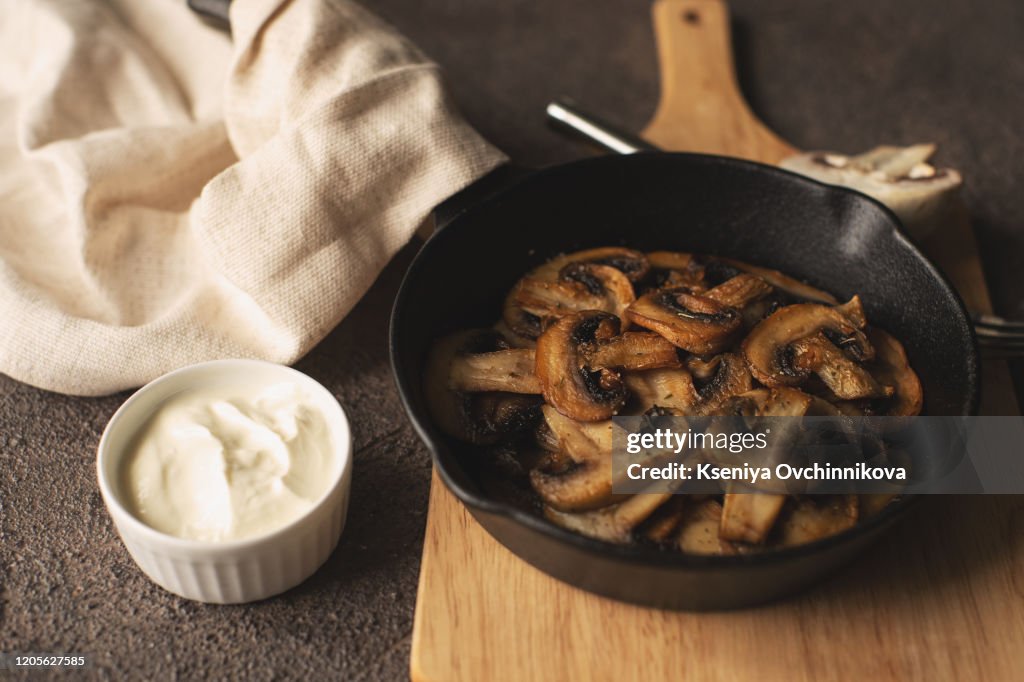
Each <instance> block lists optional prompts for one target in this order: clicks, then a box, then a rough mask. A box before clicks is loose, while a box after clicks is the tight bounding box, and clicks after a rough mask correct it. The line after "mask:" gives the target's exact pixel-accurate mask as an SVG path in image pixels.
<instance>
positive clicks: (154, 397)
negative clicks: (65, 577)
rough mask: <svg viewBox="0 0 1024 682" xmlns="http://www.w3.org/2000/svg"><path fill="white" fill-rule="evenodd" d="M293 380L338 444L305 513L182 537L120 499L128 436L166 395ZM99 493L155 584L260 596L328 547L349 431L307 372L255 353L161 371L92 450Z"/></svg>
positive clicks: (240, 597) (336, 522)
mask: <svg viewBox="0 0 1024 682" xmlns="http://www.w3.org/2000/svg"><path fill="white" fill-rule="evenodd" d="M264 379H265V380H266V382H267V383H268V384H269V383H275V382H281V381H291V382H294V383H297V384H299V385H301V386H302V387H303V388H305V389H306V390H308V392H309V395H310V396H312V397H313V400H315V401H316V404H317V406H318V407H319V408H320V410H321V411H322V413H323V414H324V416H325V418H326V420H327V423H328V425H329V427H330V429H331V431H332V435H333V438H334V442H335V443H336V444H337V461H336V468H335V471H334V472H333V473H332V476H333V478H332V481H331V485H330V487H329V488H328V490H327V492H326V493H325V494H324V495H323V497H321V499H320V500H319V501H318V502H317V503H316V504H315V505H314V506H313V508H312V509H310V510H309V512H307V513H306V514H305V515H304V516H302V517H300V518H299V519H296V520H295V521H293V522H292V523H289V524H288V525H286V526H284V527H282V528H279V529H278V530H275V531H273V532H271V533H268V534H266V535H261V536H258V537H254V538H249V539H246V540H236V541H230V542H200V541H196V540H186V539H182V538H178V537H174V536H171V535H167V534H166V533H162V532H160V531H157V530H154V529H153V528H151V527H149V526H147V525H146V524H144V523H143V522H142V521H140V520H139V519H137V518H136V517H135V516H134V515H133V514H132V513H131V512H130V511H129V508H128V506H127V505H126V504H125V503H124V500H125V499H126V495H125V493H124V491H123V490H122V481H121V476H120V474H121V471H122V468H121V462H122V461H123V458H124V456H125V454H126V453H127V452H128V449H129V446H130V445H131V443H132V439H133V438H134V437H135V436H136V434H137V433H138V430H139V428H140V427H142V426H143V425H144V424H145V423H146V421H147V420H148V419H149V417H150V416H152V414H153V413H154V411H155V410H156V409H157V408H158V407H159V406H160V405H161V404H162V403H163V402H164V401H166V400H167V399H168V398H170V397H171V396H173V395H174V394H176V393H179V392H181V391H183V390H186V389H189V388H198V387H202V386H209V385H213V384H218V383H232V382H233V381H242V382H244V383H245V384H247V385H248V384H251V383H252V382H253V381H257V382H259V381H261V380H264ZM96 466H97V474H98V476H99V484H100V492H101V493H102V494H103V501H104V502H105V503H106V505H107V510H108V511H109V512H110V516H111V517H112V518H113V520H114V525H115V526H116V527H117V532H118V533H119V534H120V535H121V539H122V540H123V541H124V544H125V547H127V548H128V552H129V553H130V554H131V555H132V558H133V559H135V562H136V563H137V564H138V565H139V568H141V569H142V571H143V572H144V573H145V574H146V575H147V576H149V577H150V578H151V579H152V580H153V581H154V582H155V583H156V584H158V585H160V586H161V587H163V588H165V589H167V590H169V591H171V592H173V593H175V594H178V595H181V596H182V597H185V598H187V599H195V600H197V601H203V602H213V603H217V604H234V603H240V602H250V601H256V600H258V599H265V598H266V597H270V596H273V595H275V594H279V593H281V592H284V591H285V590H287V589H289V588H291V587H294V586H296V585H298V584H299V583H301V582H302V581H303V580H305V579H306V578H308V577H309V576H310V575H312V574H313V572H314V571H316V569H317V568H319V567H320V566H321V565H322V564H323V563H324V562H325V561H326V560H327V557H328V556H330V554H331V552H332V551H334V548H335V546H336V545H337V544H338V538H339V537H340V536H341V530H342V528H343V527H344V525H345V515H346V512H347V510H348V497H349V488H350V486H351V481H352V435H351V431H350V430H349V425H348V419H347V418H346V417H345V412H344V411H343V410H342V409H341V405H339V404H338V401H337V400H335V399H334V396H332V395H331V393H330V392H329V391H328V390H327V389H326V388H324V387H323V386H321V385H320V384H319V383H317V382H316V381H314V380H313V379H311V378H309V377H308V376H306V375H305V374H303V373H301V372H298V371H296V370H294V369H291V368H289V367H285V366H284V365H275V364H272V363H269V362H261V361H258V360H215V361H213V362H204V363H200V364H197V365H190V366H188V367H184V368H182V369H179V370H176V371H174V372H171V373H169V374H165V375H164V376H162V377H160V378H159V379H156V380H154V381H152V382H151V383H149V384H146V385H145V386H143V387H142V388H141V389H139V390H138V391H137V392H136V393H135V394H134V395H132V396H131V397H130V398H129V399H128V400H127V401H125V403H124V404H123V405H122V406H121V407H120V408H119V409H118V410H117V412H115V413H114V416H113V417H111V419H110V423H109V424H107V428H106V430H104V432H103V437H102V438H101V439H100V445H99V452H98V454H97V461H96Z"/></svg>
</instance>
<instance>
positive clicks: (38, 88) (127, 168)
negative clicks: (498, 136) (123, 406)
mask: <svg viewBox="0 0 1024 682" xmlns="http://www.w3.org/2000/svg"><path fill="white" fill-rule="evenodd" d="M231 11H232V16H231V21H232V29H233V39H229V38H228V37H227V36H226V35H225V34H222V33H220V32H218V31H216V30H214V29H211V28H209V27H207V26H205V25H203V24H202V23H201V22H200V21H198V20H197V19H196V18H195V17H194V16H193V15H192V14H191V13H190V12H189V11H188V9H187V8H186V7H185V3H184V0H147V1H146V2H138V0H111V1H110V2H107V3H104V2H97V1H86V0H78V1H74V0H72V1H68V0H5V1H4V2H3V3H0V372H4V373H6V374H9V375H10V376H12V377H14V378H16V379H19V380H21V381H24V382H27V383H29V384H32V385H35V386H39V387H42V388H46V389H50V390H53V391H59V392H62V393H70V394H76V395H99V394H106V393H111V392H114V391H117V390H120V389H124V388H129V387H132V386H137V385H140V384H142V383H145V382H146V381H148V380H150V379H152V378H154V377H156V376H158V375H160V374H162V373H163V372H166V371H168V370H171V369H174V368H175V367H179V366H182V365H185V364H188V363H192V362H197V361H201V360H208V359H213V358H220V357H257V358H264V359H268V360H272V361H276V362H283V363H290V362H293V361H294V360H296V359H298V358H299V357H300V356H302V355H303V354H304V353H306V352H307V351H308V350H309V349H310V348H311V347H312V346H313V345H314V344H316V343H317V342H318V341H319V340H320V339H322V338H323V337H324V336H325V335H326V334H327V332H329V331H330V330H331V329H332V328H333V327H334V326H335V325H336V324H337V323H338V322H339V321H340V320H341V319H342V318H343V317H344V316H345V315H346V314H347V313H348V312H349V310H351V308H352V307H353V306H354V305H355V303H356V302H357V301H358V300H359V298H360V297H361V296H362V295H363V293H365V291H366V289H367V288H369V286H370V285H371V284H372V282H373V280H374V279H375V277H376V276H377V274H378V273H379V272H380V270H381V269H382V268H383V266H384V265H385V264H386V263H387V261H388V260H389V259H390V258H391V257H392V256H393V255H394V253H395V252H396V251H397V250H398V249H399V248H400V247H401V246H402V245H403V244H405V243H406V242H407V241H408V240H409V238H410V237H411V235H412V234H413V233H414V232H415V230H416V229H417V227H418V226H419V225H420V224H421V223H422V222H423V221H424V220H425V219H426V218H427V216H428V214H429V212H430V210H431V208H432V207H433V206H434V205H436V204H437V203H439V202H440V201H442V200H443V199H445V198H446V197H447V196H449V195H451V194H452V193H453V192H455V191H457V190H458V189H460V188H462V187H464V186H465V185H467V184H469V183H470V182H472V181H473V180H474V179H475V178H477V177H479V176H481V175H483V174H484V173H486V172H487V171H489V170H490V169H492V168H493V167H494V166H496V165H497V164H499V163H501V162H502V161H503V156H502V155H501V153H500V152H498V151H497V150H496V149H494V148H493V147H491V146H490V145H488V144H487V143H486V142H485V141H484V140H482V139H481V138H480V137H479V136H478V135H477V134H476V133H475V132H474V131H473V130H472V129H471V128H470V127H469V126H468V125H467V124H466V123H465V122H464V121H463V120H462V119H461V118H460V117H459V116H458V114H457V113H456V112H455V111H454V110H453V108H452V104H451V102H450V100H449V99H448V97H447V95H446V94H445V91H444V88H443V85H442V82H441V78H440V75H439V72H438V68H437V66H436V65H435V64H433V63H431V62H430V61H428V60H427V59H426V58H425V57H424V56H423V55H422V54H420V53H419V52H418V51H417V50H416V49H415V48H414V47H413V46H412V45H410V44H409V43H408V42H407V41H405V40H404V39H403V38H402V37H401V36H399V35H398V34H397V33H396V32H395V31H394V30H393V29H391V28H389V27H388V26H386V25H385V24H383V23H382V22H381V21H379V20H378V19H376V18H375V17H373V16H372V15H371V14H369V13H368V12H366V11H365V10H363V9H362V8H360V7H359V6H357V5H355V4H353V3H351V2H347V1H345V0H291V1H289V0H245V2H235V3H233V6H232V10H231Z"/></svg>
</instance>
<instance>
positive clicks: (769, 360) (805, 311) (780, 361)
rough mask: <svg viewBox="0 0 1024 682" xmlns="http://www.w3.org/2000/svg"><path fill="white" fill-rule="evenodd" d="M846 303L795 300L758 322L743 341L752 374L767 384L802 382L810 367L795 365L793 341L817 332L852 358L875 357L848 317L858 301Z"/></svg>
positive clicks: (857, 306)
mask: <svg viewBox="0 0 1024 682" xmlns="http://www.w3.org/2000/svg"><path fill="white" fill-rule="evenodd" d="M855 299H856V297H855ZM847 306H848V307H849V309H843V308H838V307H833V306H826V305H820V304H817V303H798V304H795V305H791V306H786V307H785V308H781V309H779V310H777V311H775V312H774V313H772V314H771V315H770V316H769V317H767V318H766V319H765V320H763V321H762V322H760V323H759V324H758V325H757V326H756V327H754V328H753V329H752V330H751V332H750V334H748V335H747V338H746V339H744V341H743V345H742V349H743V355H744V357H745V358H746V360H747V364H748V365H749V366H750V371H751V373H752V374H753V375H754V378H755V379H757V380H758V381H760V382H761V383H762V384H764V385H765V386H769V387H777V386H796V385H798V384H800V383H802V382H803V381H804V380H805V379H806V378H807V376H808V375H809V374H810V372H811V369H810V367H809V366H808V365H807V364H806V363H805V364H804V365H802V366H798V365H794V357H795V356H794V349H793V344H794V343H796V342H798V341H800V340H802V339H807V338H809V337H813V336H817V335H819V334H822V335H824V338H825V339H826V340H828V341H829V342H830V343H831V344H832V345H834V346H837V347H838V348H839V349H841V350H842V351H843V353H844V354H845V355H846V356H847V357H850V358H852V359H854V360H857V361H859V362H864V361H866V360H870V359H871V358H872V357H874V348H873V347H872V346H871V344H870V342H869V341H868V339H867V337H866V336H865V335H864V333H863V332H862V331H861V330H860V329H859V328H858V326H857V325H856V324H855V322H853V321H851V319H850V318H849V317H848V314H851V313H850V312H849V310H856V309H859V304H857V302H856V301H851V303H850V304H847ZM819 350H820V349H819ZM808 361H809V358H808Z"/></svg>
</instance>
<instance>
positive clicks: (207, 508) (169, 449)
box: [122, 383, 338, 542]
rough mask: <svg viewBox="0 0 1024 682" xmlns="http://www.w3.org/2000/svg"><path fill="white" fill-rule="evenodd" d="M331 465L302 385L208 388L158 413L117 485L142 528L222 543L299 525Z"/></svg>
mask: <svg viewBox="0 0 1024 682" xmlns="http://www.w3.org/2000/svg"><path fill="white" fill-rule="evenodd" d="M337 466H338V463H337V461H336V456H335V444H334V443H333V442H332V436H331V431H330V429H329V428H328V425H327V421H326V419H325V417H324V415H323V414H322V413H321V412H320V410H319V409H318V408H317V406H316V403H315V401H314V400H313V399H312V397H311V396H309V395H307V394H305V393H304V391H303V389H302V388H301V387H300V386H298V385H296V384H292V383H276V384H272V385H258V386H246V385H225V386H213V387H208V388H202V389H195V390H186V391H184V392H182V393H178V394H176V395H174V396H173V397H171V398H170V399H169V400H167V401H166V402H164V403H163V404H162V405H161V406H160V407H159V408H158V409H157V411H156V412H155V413H154V414H153V416H152V417H151V418H150V420H149V421H148V422H147V423H146V424H145V425H144V426H143V428H142V429H141V431H140V433H139V435H138V437H137V438H136V440H135V441H134V444H133V447H132V451H131V452H130V453H129V454H128V456H127V457H126V458H125V460H124V470H123V479H122V484H123V486H124V490H125V491H126V492H127V497H129V502H130V506H131V508H132V509H131V511H132V513H134V514H135V516H136V517H137V518H138V519H139V520H141V521H142V522H143V523H145V524H147V525H149V526H151V527H152V528H155V529H156V530H158V531H161V532H164V533H167V534H170V535H174V536H177V537H180V538H188V539H192V540H202V541H211V542H224V541H229V540H242V539H245V538H250V537H254V536H257V535H263V534H265V533H269V532H271V531H273V530H276V529H278V528H281V527H283V526H285V525H287V524H289V523H290V522H292V521H294V520H296V519H298V518H299V517H300V516H302V515H303V514H305V513H306V512H307V511H308V510H309V509H310V508H312V507H313V506H314V504H315V503H316V502H317V501H318V500H319V498H320V497H322V496H323V495H324V493H325V492H326V491H327V487H328V486H329V484H330V482H331V481H332V480H333V478H334V474H335V472H336V469H337Z"/></svg>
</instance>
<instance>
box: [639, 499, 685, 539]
mask: <svg viewBox="0 0 1024 682" xmlns="http://www.w3.org/2000/svg"><path fill="white" fill-rule="evenodd" d="M688 498H689V496H686V497H684V496H683V495H673V496H672V499H670V500H668V501H667V502H665V504H663V505H661V506H660V507H658V509H657V511H655V512H654V513H653V514H651V517H650V518H649V519H647V521H645V522H644V527H643V529H642V536H643V538H644V539H645V540H647V541H649V542H653V543H656V544H659V545H664V544H668V543H669V542H671V541H673V540H674V539H675V537H676V535H677V533H678V531H679V525H680V523H682V521H683V517H684V515H685V511H686V501H687V499H688Z"/></svg>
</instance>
